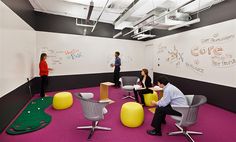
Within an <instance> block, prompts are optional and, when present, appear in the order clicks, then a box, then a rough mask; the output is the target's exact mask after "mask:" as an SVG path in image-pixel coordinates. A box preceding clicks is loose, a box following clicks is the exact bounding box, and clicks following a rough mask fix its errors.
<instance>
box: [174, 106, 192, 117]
mask: <svg viewBox="0 0 236 142" xmlns="http://www.w3.org/2000/svg"><path fill="white" fill-rule="evenodd" d="M171 107H172V108H173V109H174V110H175V111H178V112H179V113H181V114H182V116H183V115H186V114H187V113H188V110H189V106H183V107H181V106H171Z"/></svg>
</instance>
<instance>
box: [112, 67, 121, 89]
mask: <svg viewBox="0 0 236 142" xmlns="http://www.w3.org/2000/svg"><path fill="white" fill-rule="evenodd" d="M119 78H120V67H115V70H114V79H113V81H114V83H115V86H116V87H119V86H120V82H119Z"/></svg>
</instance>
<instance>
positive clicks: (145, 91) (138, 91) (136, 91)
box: [134, 89, 153, 104]
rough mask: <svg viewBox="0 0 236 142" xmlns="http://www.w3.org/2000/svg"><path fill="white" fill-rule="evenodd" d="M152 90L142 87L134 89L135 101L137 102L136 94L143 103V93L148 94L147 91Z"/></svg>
mask: <svg viewBox="0 0 236 142" xmlns="http://www.w3.org/2000/svg"><path fill="white" fill-rule="evenodd" d="M152 92H153V91H152V90H150V89H143V90H135V89H134V97H135V101H136V102H138V103H139V99H138V96H139V97H140V99H141V103H142V104H144V96H143V95H144V94H148V93H152Z"/></svg>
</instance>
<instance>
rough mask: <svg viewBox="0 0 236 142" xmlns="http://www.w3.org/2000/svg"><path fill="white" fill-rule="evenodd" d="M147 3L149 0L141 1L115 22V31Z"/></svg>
mask: <svg viewBox="0 0 236 142" xmlns="http://www.w3.org/2000/svg"><path fill="white" fill-rule="evenodd" d="M145 2H147V0H139V1H138V2H137V3H135V4H134V6H132V7H131V8H130V9H128V10H127V11H126V12H125V13H124V14H123V15H122V16H121V17H119V19H118V20H116V21H115V22H114V25H115V29H116V27H117V26H119V24H121V23H122V22H123V21H125V20H126V19H127V18H129V17H130V16H131V15H132V14H133V13H134V12H135V11H136V10H137V9H139V8H140V7H141V6H143V3H145Z"/></svg>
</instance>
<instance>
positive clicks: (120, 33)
mask: <svg viewBox="0 0 236 142" xmlns="http://www.w3.org/2000/svg"><path fill="white" fill-rule="evenodd" d="M121 35H122V32H119V33H117V34H115V35H114V36H113V38H117V37H119V36H121Z"/></svg>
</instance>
